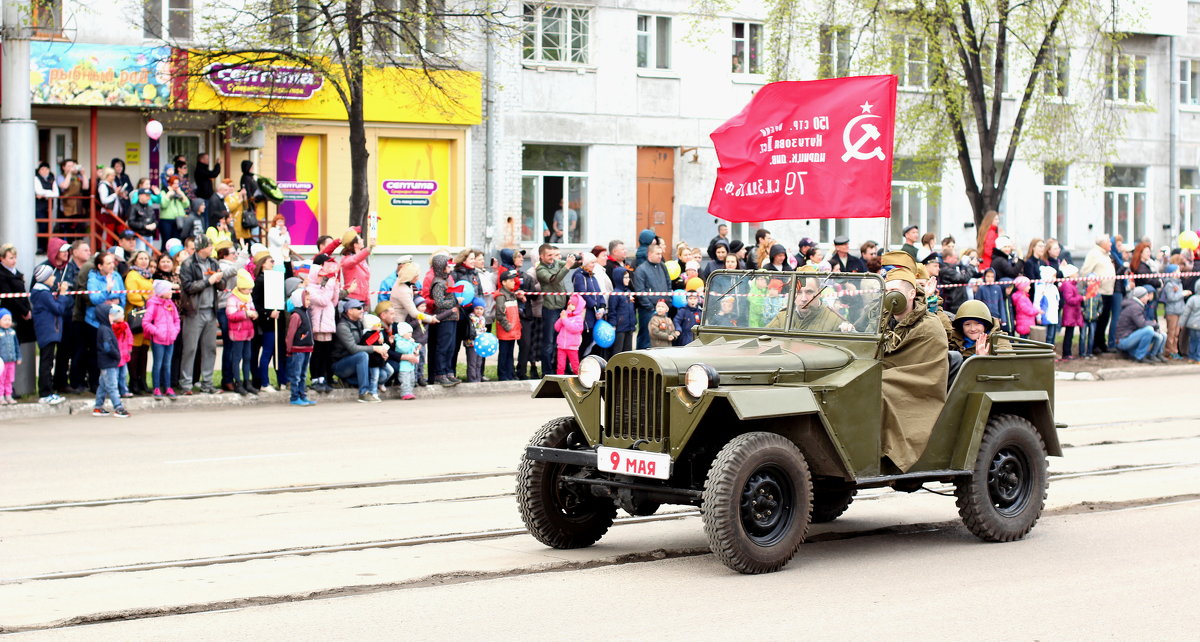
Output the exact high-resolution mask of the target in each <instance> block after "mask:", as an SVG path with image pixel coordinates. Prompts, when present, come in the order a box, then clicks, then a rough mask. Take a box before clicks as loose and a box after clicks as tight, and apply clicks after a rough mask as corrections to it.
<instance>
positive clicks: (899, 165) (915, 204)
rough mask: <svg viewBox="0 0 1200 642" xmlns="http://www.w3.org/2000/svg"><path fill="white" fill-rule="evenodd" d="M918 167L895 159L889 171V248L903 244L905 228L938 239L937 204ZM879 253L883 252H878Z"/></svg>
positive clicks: (938, 219) (938, 213)
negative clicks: (915, 229)
mask: <svg viewBox="0 0 1200 642" xmlns="http://www.w3.org/2000/svg"><path fill="white" fill-rule="evenodd" d="M924 173H925V172H923V171H922V170H921V168H920V166H919V165H918V164H917V163H915V162H913V161H912V160H911V159H907V158H897V159H896V160H895V164H894V169H893V171H892V218H891V224H890V225H889V228H890V229H889V232H888V234H889V238H888V244H889V245H890V246H892V247H899V246H900V245H903V244H904V228H906V227H908V226H909V225H916V226H917V227H919V228H921V234H925V233H926V232H932V233H933V235H934V236H936V237H938V238H941V237H942V235H941V233H940V228H941V225H940V223H941V221H940V219H941V216H940V211H939V209H938V203H937V200H936V199H934V198H932V196H931V194H930V191H931V190H930V189H929V183H928V182H926V181H925V180H923V179H925V178H927V177H926V176H924ZM881 253H882V251H881Z"/></svg>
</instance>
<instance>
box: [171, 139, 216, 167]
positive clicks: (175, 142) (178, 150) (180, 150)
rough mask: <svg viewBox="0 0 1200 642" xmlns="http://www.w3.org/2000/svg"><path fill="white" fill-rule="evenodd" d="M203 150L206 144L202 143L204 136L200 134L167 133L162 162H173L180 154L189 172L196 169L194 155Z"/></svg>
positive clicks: (205, 148) (205, 149)
mask: <svg viewBox="0 0 1200 642" xmlns="http://www.w3.org/2000/svg"><path fill="white" fill-rule="evenodd" d="M204 151H208V150H207V145H205V144H204V136H202V135H200V134H192V133H183V134H167V157H166V158H164V159H163V163H170V162H173V161H174V159H175V157H176V156H179V155H180V154H182V155H183V158H184V160H186V161H187V164H188V172H189V173H190V172H191V170H193V169H196V157H197V156H199V155H200V152H204Z"/></svg>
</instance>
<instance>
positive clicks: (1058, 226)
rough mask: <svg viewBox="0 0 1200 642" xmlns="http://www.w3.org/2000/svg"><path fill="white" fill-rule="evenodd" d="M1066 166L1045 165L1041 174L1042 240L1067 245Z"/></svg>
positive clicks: (1067, 191) (1067, 190)
mask: <svg viewBox="0 0 1200 642" xmlns="http://www.w3.org/2000/svg"><path fill="white" fill-rule="evenodd" d="M1069 193H1070V189H1069V188H1068V187H1067V166H1066V165H1063V164H1060V163H1047V164H1046V169H1045V172H1044V173H1043V174H1042V216H1043V219H1042V238H1044V239H1050V238H1053V239H1058V242H1059V244H1060V245H1064V246H1065V245H1067V244H1068V243H1069V241H1068V239H1067V197H1068V194H1069Z"/></svg>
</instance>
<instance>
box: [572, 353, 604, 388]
mask: <svg viewBox="0 0 1200 642" xmlns="http://www.w3.org/2000/svg"><path fill="white" fill-rule="evenodd" d="M606 365H608V363H607V362H606V361H605V360H604V359H601V358H600V357H597V356H596V355H589V356H586V357H584V358H583V361H580V362H579V385H581V386H583V387H584V388H588V389H590V388H591V387H592V386H594V385H596V382H597V381H600V379H602V378H603V377H604V366H606Z"/></svg>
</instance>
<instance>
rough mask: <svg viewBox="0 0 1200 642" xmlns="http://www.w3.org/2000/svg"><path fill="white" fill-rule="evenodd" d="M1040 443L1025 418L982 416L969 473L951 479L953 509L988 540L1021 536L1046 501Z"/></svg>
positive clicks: (978, 533) (1044, 464)
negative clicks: (984, 422)
mask: <svg viewBox="0 0 1200 642" xmlns="http://www.w3.org/2000/svg"><path fill="white" fill-rule="evenodd" d="M1047 485H1048V474H1047V465H1046V446H1045V445H1044V443H1043V442H1042V436H1041V435H1040V434H1039V433H1038V431H1037V429H1036V428H1034V427H1033V424H1031V423H1029V421H1028V420H1026V419H1024V418H1022V417H1018V416H1016V415H996V416H994V417H992V418H991V419H989V420H988V423H987V427H986V428H985V429H984V432H983V439H982V441H981V442H980V444H979V454H978V455H976V457H975V469H974V470H973V471H972V473H971V477H970V478H969V479H965V480H963V481H960V482H958V483H957V485H956V488H955V492H954V494H955V495H956V496H957V498H958V499H957V501H956V503H957V504H958V514H959V515H960V516H961V517H962V520H963V523H964V524H966V526H967V528H968V529H969V530H970V531H971V532H972V533H974V534H975V536H976V537H978V538H979V539H982V540H984V541H988V542H1011V541H1013V540H1018V539H1021V538H1022V537H1025V535H1026V534H1027V533H1028V532H1029V531H1030V529H1032V528H1033V525H1034V524H1035V523H1037V520H1038V517H1040V516H1041V514H1042V507H1043V506H1045V504H1046V487H1047Z"/></svg>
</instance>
